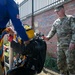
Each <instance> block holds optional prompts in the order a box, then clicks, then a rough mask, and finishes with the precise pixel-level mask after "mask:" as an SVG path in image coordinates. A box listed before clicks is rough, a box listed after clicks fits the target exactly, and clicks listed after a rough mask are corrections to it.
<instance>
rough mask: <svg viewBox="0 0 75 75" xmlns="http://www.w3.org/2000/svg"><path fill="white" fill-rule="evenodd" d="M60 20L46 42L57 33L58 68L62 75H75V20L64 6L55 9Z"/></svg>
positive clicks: (55, 23)
mask: <svg viewBox="0 0 75 75" xmlns="http://www.w3.org/2000/svg"><path fill="white" fill-rule="evenodd" d="M55 12H56V13H57V15H58V17H59V18H58V19H57V20H56V21H55V22H54V23H53V25H52V28H51V31H50V32H49V34H48V36H44V37H43V38H44V39H45V40H49V39H51V38H52V37H53V36H54V34H55V33H57V40H58V42H57V66H58V68H59V70H60V74H61V75H75V18H74V17H73V16H72V15H66V14H65V10H64V6H63V5H60V6H57V7H56V8H55Z"/></svg>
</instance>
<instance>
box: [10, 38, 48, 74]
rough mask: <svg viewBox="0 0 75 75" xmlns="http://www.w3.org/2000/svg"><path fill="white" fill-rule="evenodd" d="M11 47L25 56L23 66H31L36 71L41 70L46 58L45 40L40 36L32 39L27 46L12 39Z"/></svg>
mask: <svg viewBox="0 0 75 75" xmlns="http://www.w3.org/2000/svg"><path fill="white" fill-rule="evenodd" d="M11 47H12V48H13V50H14V51H15V52H16V53H20V54H22V55H25V56H26V57H27V59H26V61H25V65H24V66H23V67H25V68H26V67H27V68H31V69H33V70H35V71H36V72H37V73H40V72H41V71H42V69H43V67H44V62H45V58H46V48H47V47H46V42H45V41H44V40H42V39H40V38H36V39H33V40H31V41H30V43H29V44H28V45H27V46H25V45H24V44H19V43H16V42H14V41H12V42H11Z"/></svg>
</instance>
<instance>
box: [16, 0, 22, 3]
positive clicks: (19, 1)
mask: <svg viewBox="0 0 75 75" xmlns="http://www.w3.org/2000/svg"><path fill="white" fill-rule="evenodd" d="M15 1H16V2H17V3H21V2H22V1H23V0H15Z"/></svg>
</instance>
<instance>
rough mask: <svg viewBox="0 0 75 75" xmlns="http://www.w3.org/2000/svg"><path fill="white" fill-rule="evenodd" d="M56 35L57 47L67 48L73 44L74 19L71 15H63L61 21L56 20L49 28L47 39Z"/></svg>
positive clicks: (74, 33) (74, 32)
mask: <svg viewBox="0 0 75 75" xmlns="http://www.w3.org/2000/svg"><path fill="white" fill-rule="evenodd" d="M55 33H56V34H57V40H58V42H57V46H61V47H62V46H69V44H70V43H75V18H74V17H73V16H72V15H65V17H64V18H62V19H59V18H58V19H57V20H56V21H55V22H54V23H53V25H52V28H51V31H50V32H49V34H48V36H47V37H49V39H50V38H52V37H53V36H54V34H55Z"/></svg>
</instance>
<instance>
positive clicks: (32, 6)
mask: <svg viewBox="0 0 75 75" xmlns="http://www.w3.org/2000/svg"><path fill="white" fill-rule="evenodd" d="M32 28H33V29H34V0H32Z"/></svg>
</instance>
